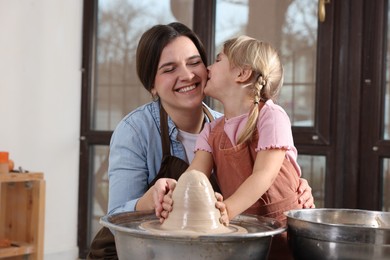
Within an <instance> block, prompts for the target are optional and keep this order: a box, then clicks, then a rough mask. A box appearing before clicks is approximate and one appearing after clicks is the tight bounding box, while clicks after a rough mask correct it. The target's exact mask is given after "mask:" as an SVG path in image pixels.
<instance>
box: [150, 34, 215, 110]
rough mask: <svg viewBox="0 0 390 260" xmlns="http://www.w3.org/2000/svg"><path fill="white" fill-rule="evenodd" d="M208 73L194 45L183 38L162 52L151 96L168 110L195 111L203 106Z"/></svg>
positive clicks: (173, 42)
mask: <svg viewBox="0 0 390 260" xmlns="http://www.w3.org/2000/svg"><path fill="white" fill-rule="evenodd" d="M206 81H207V70H206V66H205V64H203V61H202V59H201V56H200V55H199V51H198V49H197V48H196V46H195V45H194V43H193V42H192V41H191V40H190V39H189V38H187V37H185V36H180V37H178V38H176V39H174V40H173V41H172V42H170V43H169V44H168V45H167V46H165V48H164V49H163V51H162V53H161V57H160V61H159V64H158V68H157V73H156V77H155V81H154V87H153V89H152V93H153V94H154V95H156V94H157V95H158V96H159V97H160V100H161V102H162V103H163V105H164V107H165V108H166V109H169V108H173V109H178V108H179V109H192V108H194V107H198V106H200V105H201V103H202V100H203V98H204V93H203V90H204V86H205V84H206Z"/></svg>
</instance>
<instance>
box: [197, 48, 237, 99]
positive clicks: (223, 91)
mask: <svg viewBox="0 0 390 260" xmlns="http://www.w3.org/2000/svg"><path fill="white" fill-rule="evenodd" d="M207 69H208V71H209V73H208V75H209V76H208V78H209V80H208V81H207V84H206V87H205V90H204V92H205V94H206V95H207V96H210V97H213V98H215V99H218V100H219V101H221V102H222V101H223V98H224V96H226V95H229V94H233V93H232V91H233V90H234V88H232V86H234V85H235V78H234V76H235V73H236V70H237V69H235V68H232V67H231V66H230V62H229V59H228V58H227V56H226V55H225V54H224V53H223V52H220V53H219V54H218V55H217V58H216V60H215V62H214V64H212V65H210V66H208V68H207Z"/></svg>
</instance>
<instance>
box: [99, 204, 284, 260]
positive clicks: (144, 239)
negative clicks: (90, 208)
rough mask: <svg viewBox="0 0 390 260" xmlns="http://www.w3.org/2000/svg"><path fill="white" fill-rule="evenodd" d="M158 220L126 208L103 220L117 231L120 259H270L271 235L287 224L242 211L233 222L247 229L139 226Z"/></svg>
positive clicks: (101, 221)
mask: <svg viewBox="0 0 390 260" xmlns="http://www.w3.org/2000/svg"><path fill="white" fill-rule="evenodd" d="M150 220H157V218H156V217H155V215H154V214H153V213H152V212H150V211H148V212H125V213H118V214H114V215H111V216H104V217H102V218H101V219H100V223H101V224H102V225H103V226H106V227H108V228H110V229H111V231H114V233H115V243H116V248H117V252H118V256H119V259H121V260H124V259H162V260H165V259H169V260H171V259H213V260H214V259H215V260H217V259H267V255H268V251H269V248H270V244H271V239H272V236H274V235H277V234H280V233H282V232H284V231H286V226H285V225H283V224H281V223H280V222H278V221H276V220H274V219H271V218H264V217H258V216H254V215H239V216H238V217H236V218H235V219H233V220H232V221H231V223H232V224H234V225H238V226H240V227H243V228H245V229H246V230H247V231H248V233H228V234H216V235H200V236H189V235H188V236H186V235H178V234H172V235H167V234H166V233H165V234H161V235H159V234H158V233H157V234H156V233H155V232H149V231H148V230H145V229H142V228H140V224H141V223H143V222H144V221H150Z"/></svg>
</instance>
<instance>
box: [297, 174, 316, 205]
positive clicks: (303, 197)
mask: <svg viewBox="0 0 390 260" xmlns="http://www.w3.org/2000/svg"><path fill="white" fill-rule="evenodd" d="M298 192H299V198H298V202H299V204H303V208H304V209H310V208H315V207H316V206H315V205H314V197H313V194H312V193H311V187H310V186H309V183H308V182H307V180H306V179H304V178H300V179H299V187H298Z"/></svg>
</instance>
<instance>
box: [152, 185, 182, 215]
mask: <svg viewBox="0 0 390 260" xmlns="http://www.w3.org/2000/svg"><path fill="white" fill-rule="evenodd" d="M176 183H177V181H176V180H174V179H169V178H161V179H158V180H157V181H156V183H155V184H154V185H153V202H154V209H155V212H156V216H157V217H158V218H160V222H163V221H164V219H165V218H167V217H168V213H169V212H170V211H171V210H172V204H173V201H172V192H173V190H174V189H175V187H176ZM161 218H163V219H161Z"/></svg>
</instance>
